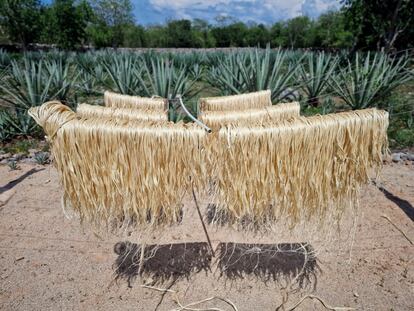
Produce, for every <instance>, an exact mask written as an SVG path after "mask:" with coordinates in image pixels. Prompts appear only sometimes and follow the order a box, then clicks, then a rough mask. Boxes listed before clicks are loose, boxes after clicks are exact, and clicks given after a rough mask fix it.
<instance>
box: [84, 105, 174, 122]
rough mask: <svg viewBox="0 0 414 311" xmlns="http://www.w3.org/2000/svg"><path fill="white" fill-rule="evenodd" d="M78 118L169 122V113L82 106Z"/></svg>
mask: <svg viewBox="0 0 414 311" xmlns="http://www.w3.org/2000/svg"><path fill="white" fill-rule="evenodd" d="M76 113H77V115H78V116H80V117H83V118H91V117H92V118H120V119H127V120H135V121H168V113H167V111H161V110H142V109H135V108H115V107H102V106H97V105H88V104H80V105H79V106H78V108H77V109H76Z"/></svg>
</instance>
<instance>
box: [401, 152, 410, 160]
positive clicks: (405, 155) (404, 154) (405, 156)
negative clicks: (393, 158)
mask: <svg viewBox="0 0 414 311" xmlns="http://www.w3.org/2000/svg"><path fill="white" fill-rule="evenodd" d="M400 157H401V160H408V154H406V153H404V152H400Z"/></svg>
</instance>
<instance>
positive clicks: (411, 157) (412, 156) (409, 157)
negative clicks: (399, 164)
mask: <svg viewBox="0 0 414 311" xmlns="http://www.w3.org/2000/svg"><path fill="white" fill-rule="evenodd" d="M407 160H409V161H414V153H407Z"/></svg>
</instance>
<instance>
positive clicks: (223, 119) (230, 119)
mask: <svg viewBox="0 0 414 311" xmlns="http://www.w3.org/2000/svg"><path fill="white" fill-rule="evenodd" d="M299 114H300V105H299V103H298V102H292V103H286V104H277V105H274V106H269V107H263V108H258V109H248V110H236V111H205V112H202V113H201V114H200V115H199V117H198V118H199V120H200V121H201V122H203V123H204V124H205V125H207V126H208V127H211V128H213V129H218V128H221V127H222V126H225V125H230V124H233V125H241V124H246V122H267V121H278V120H285V119H289V118H295V117H299Z"/></svg>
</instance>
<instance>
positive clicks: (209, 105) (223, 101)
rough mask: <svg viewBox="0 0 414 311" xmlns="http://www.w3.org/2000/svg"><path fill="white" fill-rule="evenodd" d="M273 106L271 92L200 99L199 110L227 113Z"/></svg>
mask: <svg viewBox="0 0 414 311" xmlns="http://www.w3.org/2000/svg"><path fill="white" fill-rule="evenodd" d="M271 105H272V99H271V92H270V90H266V91H260V92H254V93H247V94H240V95H231V96H220V97H207V98H200V101H199V106H200V107H199V110H200V112H204V111H225V110H245V109H254V108H263V107H268V106H271Z"/></svg>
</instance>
